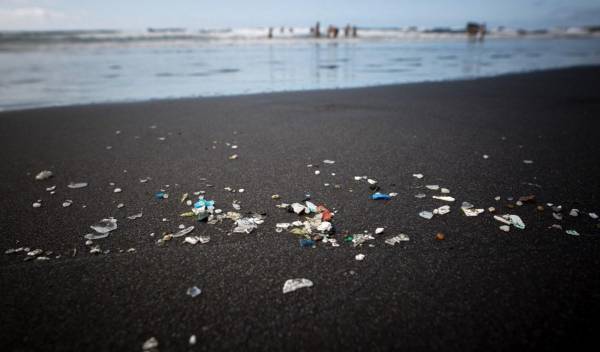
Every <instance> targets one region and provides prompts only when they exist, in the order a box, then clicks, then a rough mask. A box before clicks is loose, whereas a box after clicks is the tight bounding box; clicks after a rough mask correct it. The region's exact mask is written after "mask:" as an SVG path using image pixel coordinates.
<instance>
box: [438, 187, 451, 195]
mask: <svg viewBox="0 0 600 352" xmlns="http://www.w3.org/2000/svg"><path fill="white" fill-rule="evenodd" d="M440 192H442V193H444V194H448V193H450V190H449V189H448V188H440Z"/></svg>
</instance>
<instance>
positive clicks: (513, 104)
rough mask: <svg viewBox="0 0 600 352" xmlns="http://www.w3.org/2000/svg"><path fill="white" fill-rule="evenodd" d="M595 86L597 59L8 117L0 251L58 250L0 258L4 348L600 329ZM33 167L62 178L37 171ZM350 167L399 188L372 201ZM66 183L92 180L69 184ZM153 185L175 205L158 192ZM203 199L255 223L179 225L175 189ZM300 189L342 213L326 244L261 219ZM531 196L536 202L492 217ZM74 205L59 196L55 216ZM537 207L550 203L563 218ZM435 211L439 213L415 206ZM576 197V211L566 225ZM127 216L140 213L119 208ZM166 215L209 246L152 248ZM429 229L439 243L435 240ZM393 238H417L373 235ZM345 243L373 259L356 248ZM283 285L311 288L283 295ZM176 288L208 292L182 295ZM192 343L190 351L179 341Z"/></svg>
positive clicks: (398, 339) (269, 343) (463, 339)
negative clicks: (303, 243)
mask: <svg viewBox="0 0 600 352" xmlns="http://www.w3.org/2000/svg"><path fill="white" fill-rule="evenodd" d="M599 88H600V68H598V67H586V68H575V69H565V70H555V71H546V72H538V73H530V74H519V75H507V76H502V77H497V78H487V79H479V80H473V81H456V82H440V83H423V84H410V85H398V86H385V87H373V88H362V89H348V90H330V91H309V92H296V93H278V94H262V95H249V96H237V97H220V98H206V99H181V100H164V101H151V102H143V103H126V104H100V105H88V106H74V107H64V108H62V107H61V108H48V109H37V110H27V111H17V112H4V113H0V140H1V148H0V160H1V162H2V172H1V173H0V191H1V194H2V198H3V201H2V202H1V203H0V214H1V216H2V221H1V222H0V233H1V234H2V236H0V249H1V250H2V252H4V251H5V250H7V249H10V248H18V247H24V246H27V247H30V248H31V249H36V248H40V249H43V250H44V251H52V252H53V253H52V254H50V255H48V256H49V257H50V258H51V259H50V260H47V261H40V260H33V261H24V259H25V258H26V257H27V256H26V255H25V254H23V253H16V254H1V255H0V286H1V290H0V292H1V297H2V299H1V300H0V302H1V303H0V312H1V314H0V326H2V332H1V333H0V345H1V346H3V348H2V349H3V350H6V351H34V350H35V351H37V350H93V351H96V350H97V351H125V350H127V351H132V350H141V348H142V343H143V342H144V341H146V340H147V339H148V338H150V337H152V336H155V337H156V338H157V340H158V341H159V350H163V351H180V350H209V349H210V350H226V349H227V350H242V349H253V350H281V349H286V350H317V349H318V350H321V349H335V350H341V349H348V350H389V349H396V348H397V349H412V350H415V349H424V350H456V351H464V350H484V349H493V350H515V349H527V350H542V349H543V350H555V349H564V348H565V347H569V348H573V347H578V346H582V345H583V344H584V343H586V342H591V341H595V339H594V336H593V335H592V334H593V333H594V332H595V327H594V326H595V321H596V320H597V316H598V314H599V313H600V303H599V302H600V294H599V292H600V276H599V275H598V272H599V270H600V257H598V253H600V228H598V220H594V219H592V218H590V217H589V216H588V215H587V213H588V212H595V213H598V214H600V200H599V197H600V183H599V182H598V177H599V175H600V164H599V163H598V155H599V151H600V139H599V138H598V133H599V131H600V129H599V127H600V120H599V119H598V116H599V114H600V89H599ZM152 126H156V128H151V127H152ZM116 131H120V133H119V134H117V133H116ZM160 137H165V138H164V140H160V139H159V138H160ZM226 143H230V144H231V145H237V146H238V148H237V149H232V148H231V145H229V146H228V145H227V144H226ZM107 146H110V147H112V148H111V149H107ZM233 154H238V155H239V157H238V159H236V160H229V159H228V157H229V156H231V155H233ZM483 155H488V156H489V157H488V158H487V159H486V158H484V157H483ZM324 159H331V160H334V161H335V164H332V165H326V164H323V162H322V160H324ZM523 160H532V161H533V163H532V164H526V163H524V162H523ZM307 164H318V170H320V171H321V173H320V174H319V175H315V170H316V168H314V167H313V168H309V167H307ZM45 169H48V170H52V171H53V172H54V174H55V176H54V177H53V178H51V179H49V180H45V181H36V180H35V179H34V176H35V174H36V173H38V172H39V171H41V170H45ZM332 173H335V176H333V175H332ZM413 173H422V174H424V177H423V178H422V179H417V178H415V177H413V176H412V174H413ZM357 175H358V176H362V175H366V176H368V177H370V178H373V179H376V180H378V182H379V183H378V184H379V186H380V187H381V188H382V191H383V192H397V193H398V196H396V197H394V198H393V199H392V200H390V201H374V200H370V199H369V196H370V194H371V193H372V191H371V190H370V189H369V186H368V184H367V183H366V182H364V181H363V182H359V181H355V180H354V176H357ZM145 177H150V178H151V180H149V181H148V182H146V183H141V182H140V181H139V179H140V178H145ZM80 181H82V182H88V183H89V185H88V186H87V187H86V188H82V189H69V188H68V187H67V185H68V184H69V182H80ZM110 182H112V183H114V186H113V185H110V184H109V183H110ZM325 183H328V184H329V186H325V185H324V184H325ZM431 184H437V185H440V186H441V187H446V188H448V189H450V191H451V193H450V195H451V196H453V197H455V198H456V202H454V203H445V202H443V201H439V200H435V199H432V198H431V196H432V195H434V194H439V192H434V191H430V190H427V189H426V188H425V187H424V186H425V185H431ZM53 185H56V193H55V194H54V195H50V194H49V192H48V191H46V188H47V187H50V186H53ZM167 185H168V186H167ZM335 185H338V186H337V187H336V186H335ZM115 187H119V188H121V189H122V192H121V193H114V192H113V189H114V188H115ZM225 187H231V188H233V189H240V188H243V189H244V190H245V191H244V192H243V193H232V192H228V191H226V190H224V188H225ZM160 189H164V190H165V191H166V192H167V193H169V195H170V197H169V198H168V199H163V200H157V199H155V197H154V194H155V193H156V192H158V191H159V190H160ZM201 190H204V191H206V194H207V198H210V199H214V200H215V201H216V202H217V204H216V205H217V208H221V209H223V210H224V211H231V210H233V208H232V206H231V203H232V201H233V200H238V201H240V202H241V209H242V211H244V212H245V211H250V212H265V213H266V214H267V218H266V220H265V223H264V224H262V225H259V227H258V229H257V230H256V231H254V232H252V233H251V234H231V235H228V233H229V232H230V231H231V229H232V223H231V222H229V221H226V222H223V223H222V224H217V225H208V224H204V223H198V222H195V221H193V220H192V219H189V218H181V217H179V214H180V213H182V212H185V211H188V210H189V207H188V206H186V205H185V204H181V203H180V201H179V199H180V197H181V195H182V194H183V193H185V192H187V193H190V194H192V192H194V191H201ZM306 193H309V194H310V196H311V199H312V201H313V202H315V203H317V204H325V205H326V206H327V207H329V208H330V209H335V210H337V214H336V215H335V217H334V220H333V223H334V225H335V227H336V229H337V231H338V233H340V235H338V236H337V238H338V240H339V241H340V242H341V246H340V247H337V248H333V247H331V246H329V245H324V244H322V243H318V245H317V247H316V248H301V247H300V245H299V243H298V238H297V237H296V236H295V235H293V234H290V233H287V232H285V231H284V232H282V233H276V232H275V231H274V228H275V224H276V223H278V222H291V221H294V220H298V219H299V217H298V216H296V215H295V214H293V213H288V212H286V211H285V210H282V209H278V208H276V207H275V205H276V204H278V203H281V202H287V203H291V202H295V201H301V200H302V199H303V198H304V197H305V194H306ZM418 193H426V194H427V198H425V199H418V198H415V197H414V195H415V194H418ZM273 194H279V195H280V196H281V199H280V200H278V201H276V200H273V199H271V195H273ZM529 194H534V195H536V197H537V198H536V199H537V201H538V204H540V205H544V206H545V210H544V211H538V210H536V205H533V204H525V205H523V206H521V207H518V206H517V207H515V208H514V209H510V208H507V207H506V205H508V204H514V202H515V201H516V198H518V197H520V196H523V195H529ZM496 196H501V197H502V200H501V201H496V200H495V199H494V197H496ZM507 197H514V200H513V201H509V200H507ZM38 199H41V200H42V202H41V203H42V206H41V207H40V208H33V207H32V203H34V202H35V201H36V200H38ZM66 199H70V200H72V201H73V204H72V205H71V206H69V207H66V208H63V207H62V203H63V202H64V201H65V200H66ZM463 201H469V202H471V203H473V204H474V205H475V206H476V207H480V208H485V209H487V208H488V207H495V208H497V209H498V210H497V213H500V214H504V213H511V214H518V215H520V216H521V218H522V219H523V221H524V222H525V224H526V228H525V229H524V230H518V229H516V228H512V229H511V231H510V232H508V233H505V232H503V231H501V230H499V229H498V226H499V225H502V224H501V223H499V222H497V221H495V220H494V219H493V217H492V215H491V214H489V213H487V212H486V213H484V214H481V215H479V216H478V217H465V216H464V215H463V214H462V212H461V211H460V209H459V208H460V204H461V203H462V202H463ZM548 202H550V203H554V204H555V205H556V204H560V205H562V206H563V211H562V213H563V215H564V219H563V220H562V221H558V220H555V219H554V218H553V216H552V211H551V209H550V208H549V207H547V206H546V203H548ZM118 203H124V204H125V206H124V207H123V208H120V209H118V208H117V204H118ZM445 204H449V205H450V206H451V207H452V211H451V212H450V213H449V214H445V215H439V216H435V217H433V219H431V220H426V219H424V218H421V217H419V216H418V213H419V212H420V211H422V210H432V209H434V208H437V207H439V206H442V205H445ZM83 206H85V207H83ZM571 208H577V209H580V210H581V213H580V215H579V216H578V217H572V216H569V214H568V213H569V211H570V209H571ZM140 211H142V212H143V217H142V218H139V219H135V220H129V219H127V218H126V216H128V215H132V214H135V213H138V212H140ZM109 216H114V217H115V218H117V219H118V229H117V230H115V231H113V232H112V233H111V235H110V237H109V238H106V239H102V240H97V241H94V242H95V244H98V245H100V247H101V249H102V250H103V251H105V250H109V251H110V252H109V253H107V254H90V253H88V252H89V247H88V246H86V245H85V240H84V239H83V235H84V234H86V233H90V232H92V231H91V230H90V228H89V226H90V225H92V224H93V223H95V222H96V221H98V220H100V219H102V218H106V217H109ZM163 219H166V220H167V221H163ZM179 224H184V225H186V226H187V225H196V229H195V231H194V232H193V233H192V234H194V235H208V236H210V237H211V241H210V242H209V243H207V244H197V245H195V246H192V245H189V244H183V243H181V242H182V241H181V240H182V239H181V238H180V239H174V240H172V241H170V242H168V243H166V245H163V246H159V245H157V244H156V240H157V239H159V238H160V237H162V234H163V233H169V232H174V231H177V229H178V225H179ZM552 224H561V225H562V226H563V229H564V230H567V229H574V230H577V231H578V233H580V236H571V235H568V234H566V233H565V231H564V230H563V231H561V230H557V229H548V227H549V226H551V225H552ZM376 227H384V228H385V232H384V233H383V234H380V235H376V236H375V237H376V239H375V240H374V241H371V242H368V244H365V245H364V246H363V247H362V248H353V247H352V246H351V245H349V244H348V243H345V242H343V241H342V239H343V236H344V235H343V234H344V233H346V232H348V233H350V234H354V233H362V232H363V231H369V232H373V231H374V230H375V228H376ZM438 231H442V232H443V233H445V240H443V241H437V240H435V235H436V233H437V232H438ZM151 233H154V234H155V235H154V237H152V236H150V234H151ZM398 233H405V234H407V235H408V236H409V237H410V241H409V242H403V243H400V244H397V245H396V246H389V245H387V244H385V243H384V239H386V238H388V237H390V236H392V235H396V234H398ZM369 244H372V245H373V246H369ZM130 248H135V251H134V252H127V250H128V249H130ZM121 251H122V252H121ZM358 253H362V254H365V255H366V257H365V259H364V260H362V261H357V260H355V255H356V254H358ZM56 256H60V258H55V257H56ZM289 278H308V279H310V280H312V281H313V282H314V286H313V287H312V288H305V289H300V290H298V291H295V292H292V293H288V294H285V295H284V294H282V286H283V283H284V282H285V280H287V279H289ZM190 286H198V287H199V288H201V289H202V294H201V295H200V296H198V297H196V298H191V297H189V296H187V295H186V290H187V289H188V287H190ZM192 334H195V335H196V337H197V344H196V345H195V346H193V347H188V339H189V337H190V335H192Z"/></svg>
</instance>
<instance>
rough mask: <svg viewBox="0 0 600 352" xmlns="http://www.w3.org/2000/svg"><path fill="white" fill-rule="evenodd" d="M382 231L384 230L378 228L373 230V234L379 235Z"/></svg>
mask: <svg viewBox="0 0 600 352" xmlns="http://www.w3.org/2000/svg"><path fill="white" fill-rule="evenodd" d="M384 230H385V229H384V228H383V227H378V228H376V229H375V234H376V235H379V234H380V233H383V231H384Z"/></svg>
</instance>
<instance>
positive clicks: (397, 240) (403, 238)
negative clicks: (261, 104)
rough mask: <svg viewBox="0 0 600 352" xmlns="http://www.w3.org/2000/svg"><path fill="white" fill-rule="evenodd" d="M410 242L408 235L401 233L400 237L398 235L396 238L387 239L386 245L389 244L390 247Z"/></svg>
mask: <svg viewBox="0 0 600 352" xmlns="http://www.w3.org/2000/svg"><path fill="white" fill-rule="evenodd" d="M409 240H410V238H409V237H408V236H407V235H405V234H403V233H401V234H399V235H396V236H393V237H390V238H388V239H386V240H385V243H387V244H389V245H390V246H395V245H396V243H400V242H404V241H409Z"/></svg>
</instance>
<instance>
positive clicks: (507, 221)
mask: <svg viewBox="0 0 600 352" xmlns="http://www.w3.org/2000/svg"><path fill="white" fill-rule="evenodd" d="M494 219H496V220H498V221H500V222H501V223H504V224H506V225H510V224H511V222H510V220H508V219H505V218H504V217H502V216H498V215H494Z"/></svg>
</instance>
